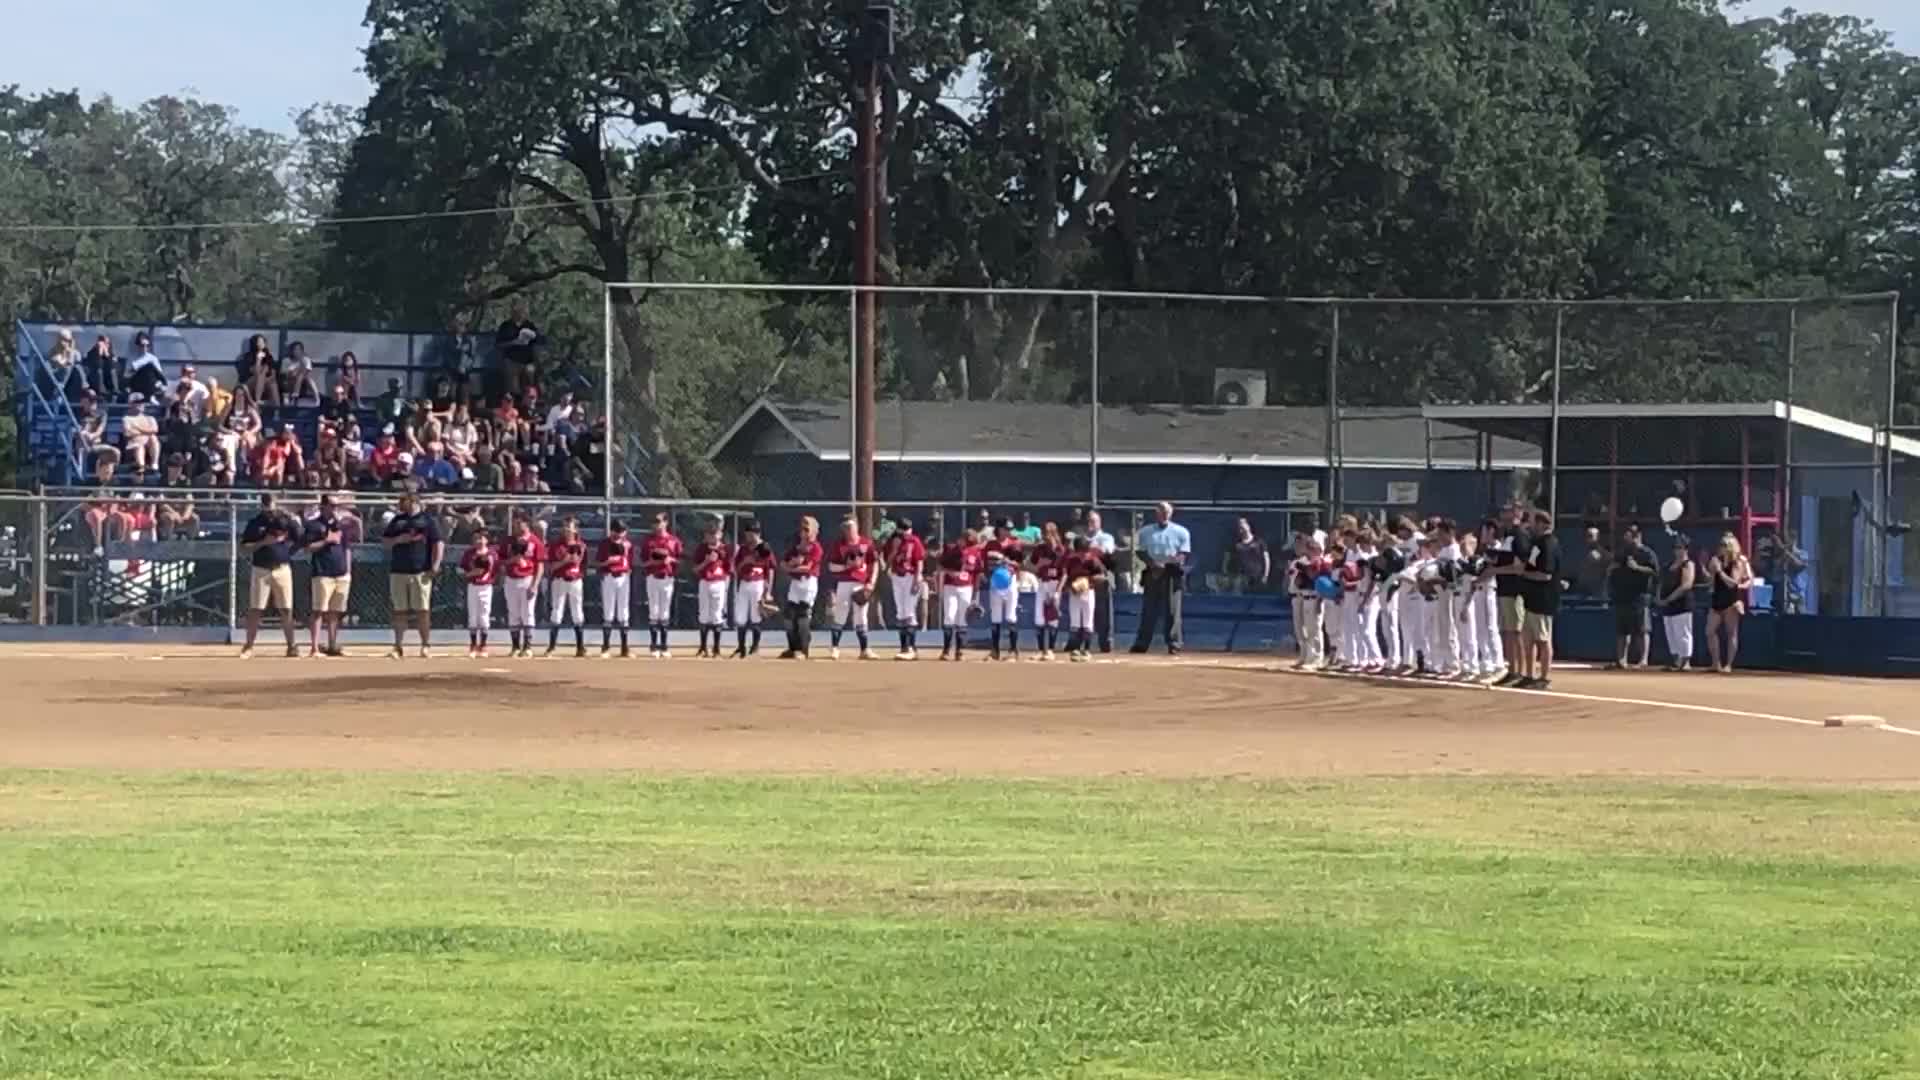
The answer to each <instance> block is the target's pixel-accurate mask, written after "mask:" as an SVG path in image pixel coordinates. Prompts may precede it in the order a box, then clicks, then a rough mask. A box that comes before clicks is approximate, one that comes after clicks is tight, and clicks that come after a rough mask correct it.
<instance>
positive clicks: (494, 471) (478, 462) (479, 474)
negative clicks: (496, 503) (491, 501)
mask: <svg viewBox="0 0 1920 1080" xmlns="http://www.w3.org/2000/svg"><path fill="white" fill-rule="evenodd" d="M506 486H507V476H506V470H504V469H502V468H501V467H500V465H499V464H498V463H497V462H495V461H494V460H493V448H492V447H490V446H482V447H479V448H477V449H476V450H475V451H474V454H473V490H475V491H503V490H505V489H506Z"/></svg>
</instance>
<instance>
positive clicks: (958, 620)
mask: <svg viewBox="0 0 1920 1080" xmlns="http://www.w3.org/2000/svg"><path fill="white" fill-rule="evenodd" d="M1089 595H1091V594H1089ZM972 606H973V586H971V585H942V586H940V625H941V626H945V627H964V626H966V625H967V609H968V608H970V607H972Z"/></svg>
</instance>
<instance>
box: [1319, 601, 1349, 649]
mask: <svg viewBox="0 0 1920 1080" xmlns="http://www.w3.org/2000/svg"><path fill="white" fill-rule="evenodd" d="M1346 599H1347V597H1346V594H1345V593H1342V594H1341V597H1340V599H1339V600H1323V601H1321V602H1320V623H1321V626H1322V627H1324V628H1325V630H1326V639H1325V640H1324V641H1323V642H1322V645H1321V647H1322V648H1323V649H1330V651H1331V652H1332V653H1333V655H1332V657H1330V659H1332V660H1334V661H1335V662H1337V663H1342V664H1345V663H1349V662H1351V661H1352V660H1353V658H1352V657H1351V656H1348V655H1347V605H1346Z"/></svg>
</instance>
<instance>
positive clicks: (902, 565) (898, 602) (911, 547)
mask: <svg viewBox="0 0 1920 1080" xmlns="http://www.w3.org/2000/svg"><path fill="white" fill-rule="evenodd" d="M885 553H886V562H887V580H888V582H889V583H890V584H891V585H892V587H893V612H894V622H895V624H896V625H897V626H898V628H899V630H900V651H899V652H898V653H895V654H894V659H896V660H917V659H919V652H918V650H916V649H915V648H914V639H915V638H917V637H918V636H919V632H920V599H921V597H922V596H924V595H925V588H926V578H925V576H924V575H925V571H926V563H927V545H926V542H925V541H924V540H921V539H920V535H919V534H918V533H916V532H915V531H914V528H913V519H912V518H907V517H903V518H901V519H899V520H898V521H897V522H895V523H894V530H893V535H892V536H890V537H888V538H887V543H886V552H885Z"/></svg>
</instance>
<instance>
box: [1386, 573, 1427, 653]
mask: <svg viewBox="0 0 1920 1080" xmlns="http://www.w3.org/2000/svg"><path fill="white" fill-rule="evenodd" d="M1393 602H1394V606H1395V607H1397V608H1399V609H1400V617H1399V619H1398V620H1397V621H1398V622H1399V624H1400V650H1401V653H1400V661H1401V663H1403V664H1408V665H1411V664H1413V663H1414V662H1415V661H1417V660H1419V659H1420V655H1421V654H1422V653H1424V652H1426V651H1427V608H1426V604H1427V602H1426V600H1425V599H1423V598H1422V597H1421V596H1420V589H1419V587H1418V586H1417V585H1415V584H1414V583H1413V582H1412V581H1411V580H1402V581H1401V583H1400V591H1399V592H1398V593H1396V594H1394V598H1393Z"/></svg>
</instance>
